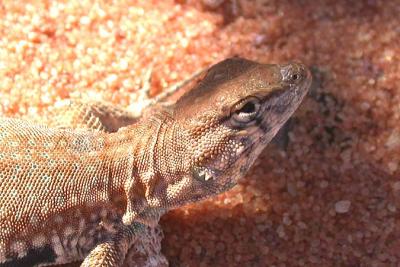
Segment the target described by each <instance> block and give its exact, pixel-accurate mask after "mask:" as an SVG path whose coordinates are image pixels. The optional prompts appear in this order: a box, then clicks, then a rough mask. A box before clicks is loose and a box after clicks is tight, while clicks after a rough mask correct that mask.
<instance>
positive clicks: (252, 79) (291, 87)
mask: <svg viewBox="0 0 400 267" xmlns="http://www.w3.org/2000/svg"><path fill="white" fill-rule="evenodd" d="M310 84H311V74H310V71H309V70H308V69H307V67H305V66H304V65H303V64H301V63H289V64H283V65H270V64H259V63H256V62H253V61H249V60H245V59H241V58H231V59H227V60H224V61H222V62H220V63H218V64H216V65H214V66H213V67H211V68H210V69H209V70H208V71H207V73H206V74H205V76H204V78H203V79H202V80H201V81H200V82H199V83H198V84H197V85H196V87H195V88H193V89H192V90H191V91H189V92H188V93H186V94H185V95H184V96H182V97H181V99H179V100H178V102H177V103H176V105H175V109H174V117H175V118H176V121H177V123H178V124H179V125H180V127H179V128H180V129H181V130H182V134H183V136H186V138H182V140H189V142H188V143H187V148H186V153H187V154H188V158H187V162H186V166H187V168H188V173H190V175H191V181H192V182H191V183H192V184H191V186H190V192H187V194H186V196H187V198H188V201H194V200H198V199H201V198H204V197H207V196H210V195H214V194H217V193H220V192H223V191H226V190H228V189H229V188H231V187H233V186H234V185H235V184H236V183H237V181H238V179H240V178H241V177H242V176H244V175H245V173H246V172H247V171H248V169H249V168H250V167H251V165H252V164H253V162H254V161H255V159H256V158H257V156H258V155H259V154H260V153H261V151H262V150H263V149H264V147H265V146H266V145H267V144H268V143H269V142H270V140H271V139H272V138H273V137H274V135H275V134H276V133H277V132H278V130H279V129H280V128H281V127H282V125H283V124H284V123H285V122H286V121H287V120H288V119H289V117H290V116H291V115H292V113H293V112H294V111H295V110H296V109H297V107H298V106H299V105H300V103H301V101H302V99H303V97H304V96H305V95H306V93H307V91H308V88H309V87H310Z"/></svg>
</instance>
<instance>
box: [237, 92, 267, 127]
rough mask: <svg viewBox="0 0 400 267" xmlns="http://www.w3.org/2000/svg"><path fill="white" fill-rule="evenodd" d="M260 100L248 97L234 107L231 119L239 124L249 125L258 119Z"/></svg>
mask: <svg viewBox="0 0 400 267" xmlns="http://www.w3.org/2000/svg"><path fill="white" fill-rule="evenodd" d="M260 102H261V101H260V99H258V98H257V97H255V96H250V97H247V98H245V99H243V100H241V101H239V102H238V103H236V104H235V105H234V106H233V109H232V111H231V118H232V119H233V120H234V121H235V122H236V123H239V124H247V123H250V122H252V121H253V120H254V119H256V118H257V116H258V114H259V112H260V107H261V103H260Z"/></svg>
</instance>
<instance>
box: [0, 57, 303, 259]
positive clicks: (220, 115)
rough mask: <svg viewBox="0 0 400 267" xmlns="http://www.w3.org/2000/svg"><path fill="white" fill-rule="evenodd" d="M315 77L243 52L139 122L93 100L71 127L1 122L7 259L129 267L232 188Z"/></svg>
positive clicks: (2, 230)
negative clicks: (130, 258)
mask: <svg viewBox="0 0 400 267" xmlns="http://www.w3.org/2000/svg"><path fill="white" fill-rule="evenodd" d="M310 82H311V75H310V72H309V71H308V69H307V68H306V67H305V66H303V65H302V64H300V63H290V64H286V65H267V64H258V63H256V62H253V61H248V60H245V59H240V58H233V59H228V60H225V61H222V62H220V63H218V64H216V65H214V66H213V67H211V68H210V69H209V70H208V72H207V73H206V75H205V77H204V78H203V79H202V80H201V81H200V82H199V83H198V84H197V85H196V86H195V87H194V88H193V89H192V90H191V91H189V92H188V93H186V94H185V95H184V96H183V97H182V98H180V99H179V100H178V101H177V102H176V103H175V104H174V105H172V106H170V107H168V108H167V107H164V108H160V109H158V110H154V111H152V112H151V113H150V114H149V115H147V116H143V118H141V119H140V120H138V121H137V122H135V123H134V124H130V123H131V122H132V123H133V122H134V121H136V120H132V121H130V118H129V115H126V114H127V113H126V114H125V113H124V112H122V113H121V112H114V111H113V112H108V111H109V110H112V109H107V108H105V109H101V108H100V110H102V111H104V110H105V112H103V114H105V115H107V116H102V115H101V114H102V113H101V112H100V113H99V112H98V111H99V109H98V108H97V109H96V108H94V109H91V108H90V107H89V108H88V109H86V108H83V110H85V112H83V113H82V114H84V115H85V116H86V117H85V116H83V115H80V116H78V118H76V119H74V120H78V119H79V118H83V117H84V119H82V121H81V122H78V123H76V125H78V126H74V127H72V128H68V127H70V125H71V124H72V123H71V122H68V123H66V125H67V127H66V126H65V125H63V124H64V123H63V122H62V121H61V123H60V125H59V126H60V127H47V126H44V125H38V124H33V123H29V122H26V121H22V120H16V119H8V118H4V119H0V192H1V195H0V266H32V265H34V264H61V263H66V262H72V261H76V260H82V259H84V262H83V263H82V266H121V265H122V264H123V262H124V259H125V256H126V253H127V251H128V249H129V248H130V247H131V246H133V245H136V244H137V243H138V242H139V239H140V238H142V237H143V233H144V232H146V231H150V230H149V229H153V227H156V226H157V224H158V221H159V218H160V216H161V215H162V214H164V213H165V212H166V211H168V210H169V209H173V208H176V207H180V206H182V205H184V204H186V203H189V202H194V201H198V200H201V199H204V198H207V197H210V196H213V195H215V194H218V193H221V192H224V191H226V190H228V189H230V188H231V187H233V186H234V185H235V184H236V182H237V181H238V179H239V178H241V177H243V176H244V175H245V173H246V172H247V170H248V169H249V168H250V166H251V165H252V163H253V162H254V160H255V159H256V158H257V156H258V155H259V154H260V153H261V151H262V150H263V149H264V147H265V146H266V145H267V144H268V143H269V141H270V140H271V139H272V137H273V136H274V135H275V134H276V133H277V131H278V130H279V128H280V127H281V126H282V125H283V124H284V123H285V122H286V120H287V119H288V118H289V117H290V116H291V115H292V113H293V112H294V111H295V110H296V108H297V107H298V106H299V104H300V103H301V101H302V99H303V97H304V96H305V94H306V92H307V90H308V88H309V86H310ZM81 108H82V106H81ZM93 110H94V111H93ZM96 110H97V111H96ZM114 113H115V114H119V115H116V116H115V117H113V115H112V114H114ZM110 114H111V115H110ZM121 114H122V118H124V120H120V118H121V117H118V116H120V115H121ZM125 119H127V120H125ZM120 121H122V122H121V124H120V125H119V122H120ZM82 122H85V123H86V124H87V125H89V126H87V127H81V126H79V125H80V124H81V123H82ZM127 124H128V126H126V127H122V128H119V127H121V126H125V125H127ZM110 125H111V126H110ZM131 264H132V265H133V264H134V263H131Z"/></svg>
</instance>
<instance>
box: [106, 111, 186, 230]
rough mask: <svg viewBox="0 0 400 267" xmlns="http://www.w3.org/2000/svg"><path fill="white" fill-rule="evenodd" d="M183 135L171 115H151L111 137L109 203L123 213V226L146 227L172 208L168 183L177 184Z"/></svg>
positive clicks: (169, 184)
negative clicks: (132, 224) (139, 224)
mask: <svg viewBox="0 0 400 267" xmlns="http://www.w3.org/2000/svg"><path fill="white" fill-rule="evenodd" d="M183 140H185V138H184V134H183V133H182V132H181V131H179V127H178V126H177V124H176V123H175V120H174V119H173V117H172V116H171V114H169V113H166V112H163V113H157V114H153V116H151V117H149V118H148V119H147V120H143V121H140V122H138V123H137V124H134V125H131V126H128V127H125V128H121V129H120V130H119V131H118V132H116V133H113V134H110V138H109V142H108V144H107V147H108V148H107V149H106V151H107V157H109V158H110V162H112V166H111V167H110V183H111V184H112V188H113V190H112V192H111V201H112V202H113V203H116V205H118V206H119V207H122V209H123V210H124V211H125V215H124V222H125V223H127V224H130V223H132V222H133V221H140V222H143V223H145V224H148V225H153V224H155V223H157V222H158V219H159V217H160V216H161V215H162V214H163V213H164V212H165V211H166V210H167V207H169V206H171V205H170V204H171V203H169V198H168V196H169V192H168V190H170V188H171V184H174V183H173V182H172V183H171V181H177V180H179V173H182V172H183V166H184V161H185V159H186V157H185V154H186V152H185V151H186V149H187V147H186V146H185V145H184V144H185V142H184V141H183Z"/></svg>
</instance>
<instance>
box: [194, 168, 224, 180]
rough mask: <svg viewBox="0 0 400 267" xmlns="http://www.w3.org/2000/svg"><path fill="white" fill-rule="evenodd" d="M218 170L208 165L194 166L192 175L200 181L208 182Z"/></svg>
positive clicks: (216, 174)
mask: <svg viewBox="0 0 400 267" xmlns="http://www.w3.org/2000/svg"><path fill="white" fill-rule="evenodd" d="M219 173H220V171H218V170H215V169H212V168H210V167H194V168H193V177H194V178H195V179H196V180H198V181H200V182H209V181H212V180H215V178H216V177H217V176H218V175H219Z"/></svg>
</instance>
